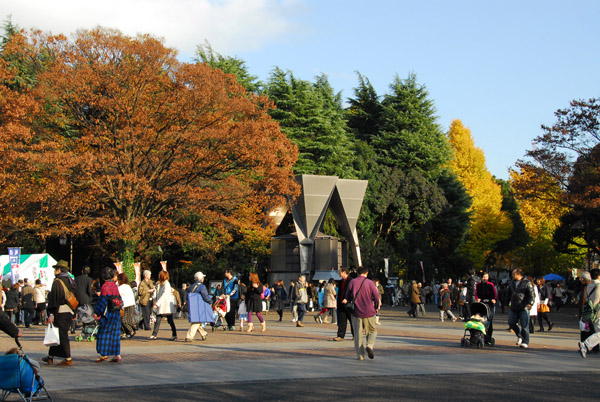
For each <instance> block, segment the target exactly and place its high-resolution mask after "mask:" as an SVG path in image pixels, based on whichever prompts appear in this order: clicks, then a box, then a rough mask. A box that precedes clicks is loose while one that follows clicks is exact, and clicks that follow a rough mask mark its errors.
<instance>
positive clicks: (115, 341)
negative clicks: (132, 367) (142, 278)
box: [94, 267, 123, 363]
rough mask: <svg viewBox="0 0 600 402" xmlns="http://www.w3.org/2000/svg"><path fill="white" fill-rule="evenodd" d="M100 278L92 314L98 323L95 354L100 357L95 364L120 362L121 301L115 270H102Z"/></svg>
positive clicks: (109, 268) (110, 268)
mask: <svg viewBox="0 0 600 402" xmlns="http://www.w3.org/2000/svg"><path fill="white" fill-rule="evenodd" d="M100 278H101V279H102V280H103V281H104V283H103V284H102V288H101V289H100V297H99V298H98V301H97V302H96V306H95V307H94V314H95V316H96V319H97V320H98V321H99V323H100V326H99V328H98V337H97V338H96V352H98V354H99V355H100V356H99V357H98V358H97V359H96V362H97V363H102V362H104V361H106V360H108V357H109V356H113V358H112V359H111V362H114V363H119V362H120V361H121V309H122V308H123V299H122V298H121V294H120V293H119V288H118V286H117V284H116V282H117V270H116V269H114V268H112V267H104V268H102V272H101V273H100Z"/></svg>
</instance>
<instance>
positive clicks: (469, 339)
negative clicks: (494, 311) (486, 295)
mask: <svg viewBox="0 0 600 402" xmlns="http://www.w3.org/2000/svg"><path fill="white" fill-rule="evenodd" d="M470 308H471V317H469V319H468V320H467V322H465V332H464V335H463V337H462V339H461V340H460V346H462V347H463V348H466V347H470V346H473V347H477V348H483V346H484V345H485V334H486V332H487V331H488V330H489V328H490V325H491V323H492V321H491V316H490V311H489V307H488V305H487V304H485V303H478V302H476V303H471V305H470ZM489 341H490V346H494V345H495V344H496V341H495V340H494V338H490V340H489Z"/></svg>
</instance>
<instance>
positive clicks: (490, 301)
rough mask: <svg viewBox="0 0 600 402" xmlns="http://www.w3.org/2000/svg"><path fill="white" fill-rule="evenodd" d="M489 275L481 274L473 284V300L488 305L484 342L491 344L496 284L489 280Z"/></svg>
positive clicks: (496, 297)
mask: <svg viewBox="0 0 600 402" xmlns="http://www.w3.org/2000/svg"><path fill="white" fill-rule="evenodd" d="M489 279H490V275H489V274H488V273H487V272H485V273H484V274H483V275H482V276H481V282H479V283H478V284H477V285H476V286H475V301H477V302H480V303H484V304H486V305H487V306H488V312H489V314H488V317H487V319H488V325H487V331H486V332H485V344H486V345H491V343H492V334H493V333H494V326H493V321H494V314H495V312H496V301H497V300H498V293H497V292H496V286H494V284H493V283H492V282H489Z"/></svg>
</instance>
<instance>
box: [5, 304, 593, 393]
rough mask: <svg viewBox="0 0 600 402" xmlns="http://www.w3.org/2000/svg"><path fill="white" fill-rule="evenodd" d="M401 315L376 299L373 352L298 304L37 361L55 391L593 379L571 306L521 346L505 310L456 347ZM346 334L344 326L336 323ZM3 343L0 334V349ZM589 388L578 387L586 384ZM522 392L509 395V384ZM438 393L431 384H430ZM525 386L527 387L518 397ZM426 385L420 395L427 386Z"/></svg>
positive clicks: (459, 328) (36, 340) (453, 333)
mask: <svg viewBox="0 0 600 402" xmlns="http://www.w3.org/2000/svg"><path fill="white" fill-rule="evenodd" d="M428 309H429V310H430V311H431V312H430V313H428V316H427V317H425V318H417V319H414V318H409V317H408V316H407V314H406V308H395V309H384V310H383V311H382V317H381V325H380V326H379V328H378V337H377V342H376V347H375V359H374V360H369V359H366V360H364V361H358V360H357V359H356V354H355V352H354V346H353V345H354V344H353V342H352V341H350V340H346V341H343V342H334V341H332V340H331V339H332V337H333V336H335V334H336V326H335V325H332V324H317V323H315V322H314V321H313V318H312V315H313V314H314V313H312V314H311V313H309V314H307V317H306V319H305V324H306V326H305V327H304V328H297V327H295V324H293V323H292V322H290V318H291V317H290V316H289V313H287V314H286V315H285V316H284V321H283V322H276V319H277V314H276V313H274V312H270V313H267V314H266V315H265V316H266V319H267V331H266V332H264V333H261V332H260V327H259V330H258V331H257V330H256V329H255V330H254V332H252V333H246V332H240V331H239V330H238V331H235V332H225V331H222V330H221V329H219V330H217V331H215V332H209V336H208V339H207V340H206V341H204V342H202V341H196V342H194V343H191V344H190V343H185V342H183V339H184V338H185V331H186V330H187V328H188V323H187V321H186V320H182V319H179V320H176V325H177V328H178V336H179V341H176V342H170V341H168V338H169V337H170V329H169V326H168V325H166V323H164V325H161V331H160V333H159V340H156V341H149V340H146V337H147V336H148V335H150V333H149V331H139V332H138V335H137V336H136V338H134V339H133V340H129V341H123V342H122V344H121V348H122V356H123V361H122V362H121V363H118V364H117V363H109V362H104V363H96V362H95V358H96V356H97V354H96V352H95V343H94V342H74V341H72V343H71V345H72V355H73V360H74V363H75V365H74V366H73V367H48V366H43V368H42V373H41V374H42V376H43V378H44V379H45V381H46V384H47V387H48V390H49V391H50V393H51V394H52V395H53V396H54V397H55V399H56V400H68V401H76V400H90V401H95V400H98V401H109V400H122V399H125V398H127V399H131V400H192V399H202V400H204V399H205V400H225V399H236V400H259V399H260V400H265V398H264V394H265V393H268V394H269V395H270V397H269V398H267V399H272V400H323V399H324V398H330V399H334V400H340V399H351V400H367V399H374V400H387V399H399V398H404V399H413V400H429V399H431V398H433V397H439V398H441V399H445V400H502V399H504V400H506V398H507V397H515V398H519V399H523V400H548V401H549V400H559V399H560V398H561V397H562V396H564V397H568V398H570V400H591V399H594V398H595V395H597V392H596V390H595V387H593V386H590V385H589V384H588V381H586V378H588V377H589V378H590V379H591V380H592V384H594V383H596V384H600V381H598V380H596V378H597V377H598V374H600V355H594V354H590V355H589V356H588V358H587V359H582V358H581V357H580V356H579V354H578V352H577V348H576V346H577V341H578V338H579V332H578V329H577V319H576V317H575V309H573V308H565V309H563V310H561V312H560V313H552V314H551V318H552V319H553V320H554V321H555V327H554V328H553V330H552V331H551V332H543V333H538V332H536V333H535V334H533V335H532V336H531V340H530V347H529V348H528V349H520V348H517V347H516V346H515V340H516V338H515V336H514V335H513V334H512V333H510V332H508V331H507V330H506V328H507V325H506V320H507V315H502V314H498V315H497V317H496V319H495V321H494V323H495V325H494V327H495V332H494V337H495V339H496V347H494V348H485V349H469V348H467V349H464V348H461V347H460V339H461V337H462V335H463V332H464V331H463V324H462V323H461V322H456V323H452V322H444V323H441V322H440V321H439V320H438V319H437V314H435V312H436V311H437V309H435V306H433V305H430V306H428ZM24 331H25V335H24V336H23V342H22V343H23V347H24V350H25V351H26V353H27V354H28V355H29V356H30V357H32V358H34V359H38V360H39V359H41V357H43V356H45V354H46V351H47V349H46V348H44V347H43V345H42V339H43V332H44V331H43V327H41V326H40V327H33V328H31V329H25V330H24ZM347 338H348V339H350V338H351V335H350V334H348V335H347ZM12 345H14V343H13V342H12V340H11V339H10V338H8V337H7V336H1V337H0V346H1V347H2V348H4V350H7V349H8V348H10V347H11V346H12ZM588 389H589V392H588ZM521 391H522V392H526V394H520V392H521ZM440 393H441V394H440ZM525 395H527V396H525ZM428 396H429V397H428Z"/></svg>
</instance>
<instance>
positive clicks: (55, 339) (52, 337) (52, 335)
mask: <svg viewBox="0 0 600 402" xmlns="http://www.w3.org/2000/svg"><path fill="white" fill-rule="evenodd" d="M44 345H45V346H58V345H60V338H59V336H58V328H56V327H55V326H54V325H52V324H48V328H46V336H44Z"/></svg>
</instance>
